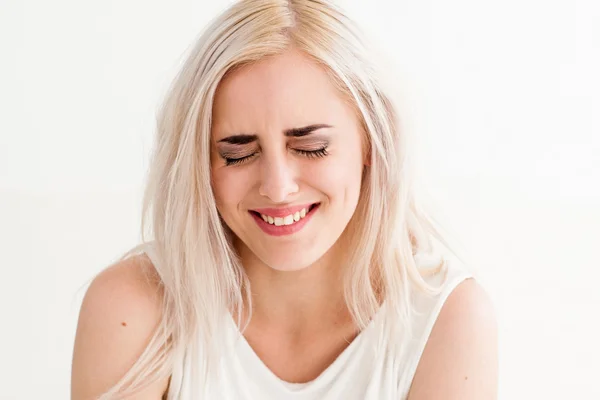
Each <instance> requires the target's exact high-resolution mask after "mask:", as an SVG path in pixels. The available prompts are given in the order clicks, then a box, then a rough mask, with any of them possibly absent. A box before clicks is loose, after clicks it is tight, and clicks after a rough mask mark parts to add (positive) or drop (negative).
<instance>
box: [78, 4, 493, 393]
mask: <svg viewBox="0 0 600 400" xmlns="http://www.w3.org/2000/svg"><path fill="white" fill-rule="evenodd" d="M359 38H360V34H359V33H358V32H357V31H356V29H355V28H353V26H352V23H351V22H350V21H348V19H347V18H346V17H345V16H344V15H343V13H342V12H341V11H340V10H338V9H337V8H336V7H335V6H334V5H332V4H330V3H329V2H327V1H323V0H317V1H315V0H290V1H287V0H246V1H240V2H237V3H235V4H234V5H232V6H231V7H230V8H229V9H228V10H226V11H225V12H224V13H223V14H222V15H221V16H219V17H218V18H217V19H216V20H215V21H214V22H213V23H212V24H211V25H210V26H209V28H208V30H207V31H206V32H205V33H204V35H203V36H202V37H201V38H200V39H199V42H198V44H197V46H196V47H195V48H194V49H193V50H192V51H191V54H190V56H189V58H188V59H187V61H186V63H185V65H184V67H183V69H182V70H181V72H180V74H179V75H178V76H177V78H176V80H175V82H174V85H173V87H172V89H171V91H170V93H169V94H168V96H167V99H166V102H165V105H164V108H163V110H162V113H161V115H160V118H159V124H158V135H157V145H156V149H155V154H154V158H153V163H152V167H151V171H150V176H149V181H148V186H147V191H146V198H145V215H146V218H145V219H144V221H143V222H146V221H148V218H149V222H150V226H149V228H150V229H151V233H152V236H153V237H152V240H149V241H146V240H144V241H143V243H142V244H141V245H140V246H138V247H136V248H135V249H133V250H131V251H130V252H128V254H126V255H125V256H124V257H123V258H122V259H121V260H120V261H119V262H117V263H116V264H114V265H113V266H111V267H110V268H108V269H106V270H105V271H103V272H102V273H101V274H100V275H99V276H97V277H96V278H95V279H94V281H93V283H92V284H91V286H90V288H89V289H88V292H87V293H86V297H85V299H84V302H83V305H82V309H81V314H80V319H79V325H78V330H77V337H76V341H75V349H74V358H73V374H72V396H73V399H91V398H97V397H99V396H101V397H100V398H102V399H112V398H127V399H160V398H167V399H200V398H204V399H406V398H408V399H410V400H424V399H461V400H465V399H478V400H481V399H493V398H495V393H496V374H497V372H496V368H497V366H496V364H497V359H496V357H497V356H496V336H495V335H496V329H495V322H494V321H495V320H494V317H493V311H492V307H491V305H490V301H489V299H488V297H487V295H486V294H485V292H484V291H483V290H482V289H481V288H480V286H478V284H477V283H476V282H475V281H474V280H473V279H472V276H471V275H470V274H469V273H468V272H466V271H465V270H463V269H461V268H459V267H458V266H457V265H455V264H453V263H449V262H446V261H445V260H444V259H438V258H436V253H435V251H434V248H433V245H432V239H433V238H435V237H438V238H439V239H442V238H441V236H440V235H439V234H438V233H437V232H436V230H435V229H434V228H433V226H432V224H430V223H429V219H428V218H427V217H426V215H425V214H424V213H423V212H422V211H421V209H420V207H419V205H418V204H417V202H416V200H415V197H416V195H415V193H414V189H413V186H412V182H413V181H412V170H411V159H410V157H409V156H410V154H411V149H410V147H409V143H410V142H409V141H408V140H407V137H406V132H403V131H401V130H400V129H399V127H398V117H397V114H396V112H397V111H396V109H395V108H394V104H393V102H392V101H391V100H390V97H389V94H388V93H386V91H385V88H384V87H383V84H382V83H381V82H380V81H379V80H378V79H379V78H378V75H377V74H376V72H375V68H374V66H373V65H371V64H369V61H370V57H369V55H368V53H367V51H366V49H365V47H364V46H363V44H362V43H361V41H360V39H359ZM143 225H144V226H145V224H143ZM442 241H443V239H442Z"/></svg>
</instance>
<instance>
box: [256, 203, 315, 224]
mask: <svg viewBox="0 0 600 400" xmlns="http://www.w3.org/2000/svg"><path fill="white" fill-rule="evenodd" d="M319 204H320V203H313V204H311V205H310V206H308V207H305V208H302V209H300V210H298V211H296V212H293V213H290V214H288V215H280V216H271V215H268V214H262V213H259V212H258V211H254V210H250V213H251V214H253V215H255V216H257V217H259V218H261V219H262V220H263V221H264V222H266V223H267V224H269V225H275V226H285V225H293V224H294V223H297V222H299V221H301V220H303V219H304V218H306V217H308V216H309V214H310V213H311V212H312V211H313V210H314V209H315V208H317V207H318V206H319Z"/></svg>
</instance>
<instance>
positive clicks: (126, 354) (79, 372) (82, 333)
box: [71, 255, 167, 399]
mask: <svg viewBox="0 0 600 400" xmlns="http://www.w3.org/2000/svg"><path fill="white" fill-rule="evenodd" d="M159 282H160V280H159V278H158V276H157V274H156V271H155V270H154V268H153V266H152V263H151V262H150V260H149V259H148V258H147V256H145V255H139V256H134V257H131V258H129V259H126V260H123V261H120V262H118V263H116V264H114V265H112V266H111V267H109V268H107V269H105V270H104V271H102V272H101V273H100V274H99V275H98V276H97V277H96V278H95V279H94V280H93V281H92V283H91V284H90V286H89V288H88V290H87V292H86V294H85V297H84V299H83V303H82V305H81V310H80V313H79V321H78V325H77V333H76V337H75V345H74V350H73V364H72V376H71V395H72V398H73V399H91V398H96V397H97V396H99V395H100V394H102V393H103V392H104V391H106V390H108V389H109V388H111V387H112V386H113V385H114V384H116V383H117V382H118V381H119V380H120V379H121V378H122V377H123V376H124V375H125V374H126V373H127V371H128V370H129V368H130V367H131V366H132V365H133V364H134V363H135V361H136V360H137V358H138V357H139V356H140V355H141V353H142V352H143V350H144V349H145V347H146V345H147V344H148V342H149V341H150V339H151V337H152V335H153V333H154V331H155V329H156V327H157V326H158V324H159V322H160V320H161V304H162V291H161V285H160V284H159ZM166 385H167V382H166V380H165V382H159V383H157V384H155V385H152V387H149V388H148V389H146V390H145V391H144V392H143V393H140V396H141V397H139V398H157V399H158V398H160V396H161V395H162V392H164V390H165V389H166Z"/></svg>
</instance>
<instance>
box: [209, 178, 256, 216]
mask: <svg viewBox="0 0 600 400" xmlns="http://www.w3.org/2000/svg"><path fill="white" fill-rule="evenodd" d="M249 185H250V178H249V176H248V174H246V173H242V171H239V170H238V171H236V170H235V169H231V170H228V169H227V168H219V169H218V170H216V171H214V172H213V174H212V187H213V191H214V193H215V200H216V202H217V207H218V208H219V211H220V212H221V214H226V213H227V212H228V211H230V210H231V207H236V206H237V204H239V203H240V202H241V201H242V200H243V198H244V196H245V194H246V193H248V190H249Z"/></svg>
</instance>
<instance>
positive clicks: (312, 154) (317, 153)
mask: <svg viewBox="0 0 600 400" xmlns="http://www.w3.org/2000/svg"><path fill="white" fill-rule="evenodd" d="M294 151H295V152H296V153H298V154H300V155H303V156H305V157H308V158H321V157H325V156H326V155H328V154H329V153H328V152H327V147H323V148H320V149H318V150H297V149H294ZM255 155H256V153H253V154H250V155H249V156H245V157H241V158H227V157H223V158H224V159H225V165H237V164H242V163H244V162H245V161H248V160H249V159H250V158H252V157H254V156H255Z"/></svg>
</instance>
